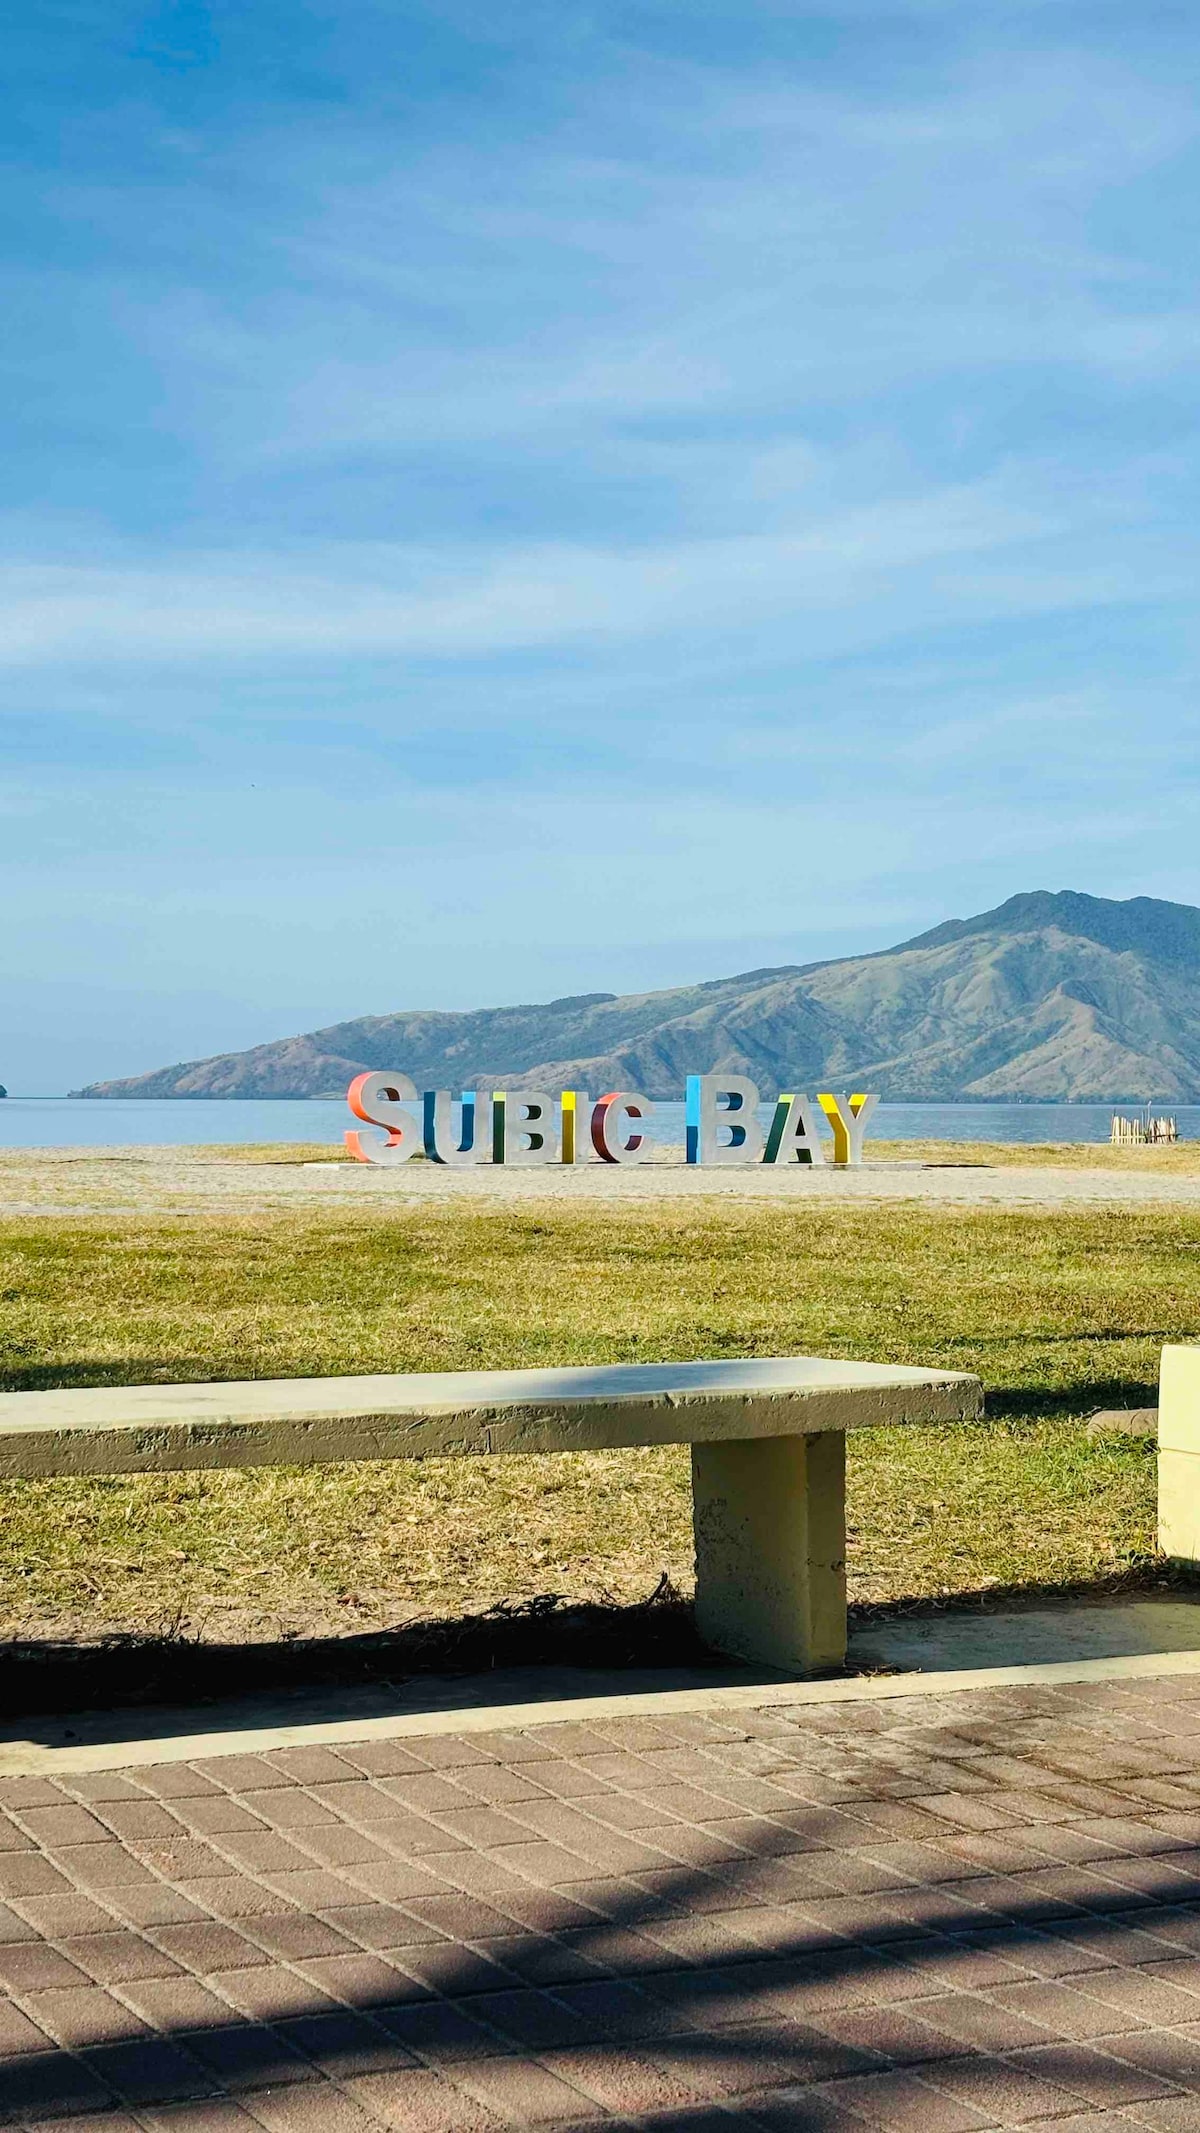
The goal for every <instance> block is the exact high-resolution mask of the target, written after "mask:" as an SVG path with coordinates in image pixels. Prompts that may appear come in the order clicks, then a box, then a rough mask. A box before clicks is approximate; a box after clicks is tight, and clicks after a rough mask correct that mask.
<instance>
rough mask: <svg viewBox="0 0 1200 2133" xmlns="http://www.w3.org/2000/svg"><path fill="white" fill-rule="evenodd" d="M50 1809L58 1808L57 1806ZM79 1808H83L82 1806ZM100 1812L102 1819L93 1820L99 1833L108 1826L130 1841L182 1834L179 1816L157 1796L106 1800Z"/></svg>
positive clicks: (123, 1838)
mask: <svg viewBox="0 0 1200 2133" xmlns="http://www.w3.org/2000/svg"><path fill="white" fill-rule="evenodd" d="M53 1811H54V1812H58V1811H59V1810H53ZM64 1811H65V1810H64ZM80 1811H81V1812H82V1810H80ZM46 1812H47V1810H46V1809H45V1808H43V1809H42V1813H43V1814H45V1813H46ZM99 1812H100V1814H101V1815H102V1816H103V1822H97V1824H96V1827H97V1830H98V1831H99V1832H100V1834H101V1835H102V1834H103V1832H104V1830H105V1829H108V1830H110V1831H111V1832H113V1833H114V1834H115V1835H116V1836H118V1837H120V1838H121V1839H122V1841H123V1842H125V1843H129V1842H131V1841H132V1840H134V1839H138V1840H141V1841H148V1842H153V1841H154V1840H155V1839H156V1838H160V1837H163V1838H167V1839H170V1838H174V1837H179V1836H181V1835H182V1834H183V1829H182V1826H181V1824H180V1821H179V1817H178V1816H177V1815H174V1814H172V1813H171V1811H170V1809H169V1808H167V1807H164V1806H163V1805H162V1804H161V1802H160V1801H158V1800H146V1799H140V1800H139V1799H134V1800H105V1801H102V1802H101V1803H100V1806H99ZM46 1841H47V1842H48V1843H53V1842H58V1843H60V1844H61V1843H67V1844H70V1843H72V1842H75V1841H80V1842H84V1843H86V1842H87V1841H88V1840H87V1839H86V1838H82V1839H79V1840H75V1839H72V1838H70V1837H65V1838H64V1837H59V1838H57V1839H55V1838H47V1840H46Z"/></svg>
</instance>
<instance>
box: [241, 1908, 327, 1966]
mask: <svg viewBox="0 0 1200 2133" xmlns="http://www.w3.org/2000/svg"><path fill="white" fill-rule="evenodd" d="M347 1915H348V1914H347V1913H346V1912H344V1911H340V1910H339V1911H338V1912H336V1913H335V1916H336V1917H337V1918H339V1919H341V1918H344V1917H345V1916H347ZM247 1923H248V1931H249V1932H250V1933H251V1934H252V1935H253V1941H254V1942H255V1943H257V1942H259V1941H261V1942H262V1944H263V1947H264V1949H265V1950H266V1952H267V1953H268V1954H271V1955H280V1956H282V1957H283V1959H284V1961H285V1962H289V1963H295V1962H299V1961H300V1960H301V1959H302V1958H303V1957H304V1956H306V1955H349V1954H350V1953H351V1950H352V1947H353V1939H352V1937H351V1938H350V1939H347V1937H346V1934H345V1933H343V1932H341V1931H339V1930H338V1929H337V1927H335V1926H333V1925H332V1924H330V1923H329V1922H328V1921H327V1920H325V1919H323V1918H312V1917H310V1916H309V1914H308V1913H307V1912H306V1911H277V1912H272V1913H268V1914H267V1915H266V1916H265V1917H259V1918H253V1919H250V1920H249V1921H248V1922H247ZM246 1960H247V1962H250V1961H253V1960H254V1958H253V1957H250V1956H247V1958H246Z"/></svg>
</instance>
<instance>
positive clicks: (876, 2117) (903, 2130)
mask: <svg viewBox="0 0 1200 2133" xmlns="http://www.w3.org/2000/svg"><path fill="white" fill-rule="evenodd" d="M836 2095H837V2100H838V2101H839V2102H842V2103H844V2104H848V2105H849V2107H850V2109H851V2110H853V2111H857V2112H858V2113H859V2114H860V2115H861V2117H863V2118H865V2119H866V2121H867V2123H868V2125H873V2126H884V2127H887V2128H888V2133H973V2129H974V2128H975V2127H985V2126H994V2125H995V2123H996V2121H995V2118H994V2117H992V2116H991V2115H990V2114H988V2113H986V2112H984V2111H980V2110H977V2109H976V2107H975V2105H974V2104H971V2103H960V2102H959V2101H958V2099H957V2097H953V2096H948V2095H946V2094H945V2092H944V2091H942V2092H939V2091H938V2090H937V2089H932V2088H930V2087H929V2085H928V2083H926V2082H924V2081H922V2080H921V2079H920V2078H919V2076H917V2075H915V2074H908V2073H891V2074H864V2075H856V2076H852V2077H851V2079H850V2080H848V2081H842V2082H839V2083H838V2086H837V2091H836Z"/></svg>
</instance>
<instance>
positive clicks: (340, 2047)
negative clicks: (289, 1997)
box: [274, 2009, 416, 2081]
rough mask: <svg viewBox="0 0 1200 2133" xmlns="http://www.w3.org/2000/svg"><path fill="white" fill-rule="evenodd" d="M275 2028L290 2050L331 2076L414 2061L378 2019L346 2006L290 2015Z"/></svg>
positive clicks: (342, 2077) (339, 2077)
mask: <svg viewBox="0 0 1200 2133" xmlns="http://www.w3.org/2000/svg"><path fill="white" fill-rule="evenodd" d="M274 2028H275V2030H276V2031H277V2033H278V2035H279V2036H281V2037H282V2038H283V2039H284V2041H285V2042H286V2043H287V2044H289V2045H291V2047H292V2049H293V2050H295V2051H298V2052H301V2053H302V2054H303V2055H304V2057H305V2058H306V2059H311V2060H312V2062H313V2065H314V2066H317V2067H319V2068H320V2070H321V2072H322V2073H323V2074H326V2075H327V2076H328V2077H329V2078H330V2079H331V2080H337V2081H341V2080H346V2079H348V2078H350V2077H351V2076H352V2075H355V2074H376V2073H386V2072H388V2071H389V2070H390V2069H391V2068H393V2067H397V2066H405V2065H409V2064H415V2063H416V2062H415V2061H413V2060H412V2059H411V2055H410V2054H409V2053H408V2052H406V2051H405V2050H404V2048H403V2046H402V2045H401V2044H400V2042H399V2041H398V2040H397V2039H396V2038H395V2037H394V2036H392V2035H390V2034H389V2032H388V2031H387V2030H386V2029H384V2028H383V2027H381V2025H380V2024H379V2023H378V2022H376V2021H372V2020H369V2019H368V2018H366V2017H365V2016H363V2015H359V2014H354V2013H351V2012H349V2011H348V2010H343V2009H339V2010H338V2011H337V2012H336V2013H333V2014H317V2015H301V2016H299V2017H292V2018H289V2019H287V2020H285V2021H281V2022H276V2023H275V2024H274Z"/></svg>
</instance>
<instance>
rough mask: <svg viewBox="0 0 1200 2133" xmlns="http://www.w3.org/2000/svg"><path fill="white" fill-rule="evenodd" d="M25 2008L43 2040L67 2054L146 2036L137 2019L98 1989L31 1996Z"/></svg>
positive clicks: (129, 2009)
mask: <svg viewBox="0 0 1200 2133" xmlns="http://www.w3.org/2000/svg"><path fill="white" fill-rule="evenodd" d="M25 2004H26V2006H27V2008H28V2010H29V2012H30V2014H32V2016H33V2017H34V2020H35V2021H36V2022H37V2023H38V2025H39V2027H40V2028H41V2029H44V2030H45V2032H46V2034H47V2036H50V2037H53V2038H54V2039H55V2041H56V2042H57V2043H59V2044H63V2045H65V2046H66V2047H67V2049H68V2050H78V2049H79V2048H80V2047H81V2046H83V2045H87V2044H115V2043H118V2042H119V2041H120V2040H121V2039H122V2038H125V2037H140V2036H145V2035H146V2032H147V2025H146V2023H145V2022H143V2021H142V2020H141V2018H140V2016H138V2015H136V2014H134V2012H133V2010H132V2009H131V2008H129V2007H127V2006H125V2004H124V2002H123V2001H121V2000H118V1999H116V1998H114V1996H113V1995H112V1994H111V1993H108V1992H105V1990H104V1988H103V1987H102V1986H100V1985H82V1986H78V1987H75V1988H73V1989H71V1990H68V1991H52V1992H37V1993H33V1994H31V1995H30V1997H29V1999H28V2000H27V2001H26V2003H25Z"/></svg>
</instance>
